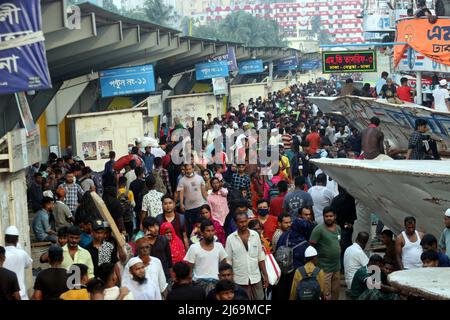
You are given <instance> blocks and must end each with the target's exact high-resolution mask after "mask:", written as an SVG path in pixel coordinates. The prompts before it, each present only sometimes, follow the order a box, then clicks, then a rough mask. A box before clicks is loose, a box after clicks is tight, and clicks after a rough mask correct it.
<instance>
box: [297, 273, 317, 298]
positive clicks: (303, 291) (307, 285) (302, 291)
mask: <svg viewBox="0 0 450 320" xmlns="http://www.w3.org/2000/svg"><path fill="white" fill-rule="evenodd" d="M298 271H299V272H300V274H301V275H302V280H301V281H300V283H299V284H298V286H297V300H320V297H321V295H322V290H321V289H320V284H319V282H318V281H317V275H318V274H319V272H320V268H319V267H315V268H314V270H313V272H312V273H311V276H308V274H307V273H306V269H305V267H304V266H302V267H300V268H298Z"/></svg>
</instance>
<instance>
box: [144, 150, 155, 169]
mask: <svg viewBox="0 0 450 320" xmlns="http://www.w3.org/2000/svg"><path fill="white" fill-rule="evenodd" d="M143 160H144V164H145V169H146V170H147V173H151V172H152V170H153V161H154V160H155V156H154V155H153V154H151V153H150V154H145V155H144V156H143Z"/></svg>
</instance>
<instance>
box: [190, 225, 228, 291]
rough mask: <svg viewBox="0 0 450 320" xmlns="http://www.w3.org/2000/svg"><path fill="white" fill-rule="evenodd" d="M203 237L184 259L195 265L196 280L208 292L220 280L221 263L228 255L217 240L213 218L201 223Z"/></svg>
mask: <svg viewBox="0 0 450 320" xmlns="http://www.w3.org/2000/svg"><path fill="white" fill-rule="evenodd" d="M200 232H201V235H202V239H201V240H200V241H199V242H197V243H194V244H193V245H191V246H190V247H189V250H188V252H187V253H186V257H185V258H184V260H185V261H186V262H188V263H189V264H190V265H191V266H193V270H194V280H196V281H197V282H198V283H199V284H200V285H202V286H203V287H204V288H205V289H206V290H205V291H206V294H208V292H209V291H210V290H212V289H213V288H214V285H215V284H216V282H217V281H218V280H219V278H218V274H219V264H220V263H221V262H225V259H226V258H227V257H228V255H227V253H226V252H225V249H224V248H223V246H222V244H221V243H220V242H215V241H214V240H215V239H214V238H215V234H216V230H215V229H214V224H213V222H212V221H211V220H207V219H205V220H203V221H202V223H201V225H200Z"/></svg>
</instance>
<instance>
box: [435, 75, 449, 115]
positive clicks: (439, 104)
mask: <svg viewBox="0 0 450 320" xmlns="http://www.w3.org/2000/svg"><path fill="white" fill-rule="evenodd" d="M433 98H434V109H435V110H436V111H444V112H448V111H449V110H450V102H449V98H450V94H449V93H448V89H447V80H445V79H442V80H441V81H439V87H437V88H436V89H435V90H434V91H433Z"/></svg>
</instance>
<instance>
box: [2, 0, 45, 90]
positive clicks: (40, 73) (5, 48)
mask: <svg viewBox="0 0 450 320" xmlns="http://www.w3.org/2000/svg"><path fill="white" fill-rule="evenodd" d="M41 20H42V18H41V3H40V0H8V1H7V2H4V1H1V2H0V94H6V93H14V92H22V91H30V90H39V89H47V88H51V80H50V74H49V71H48V66H47V58H46V55H45V47H44V42H43V41H44V36H43V33H42V21H41Z"/></svg>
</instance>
